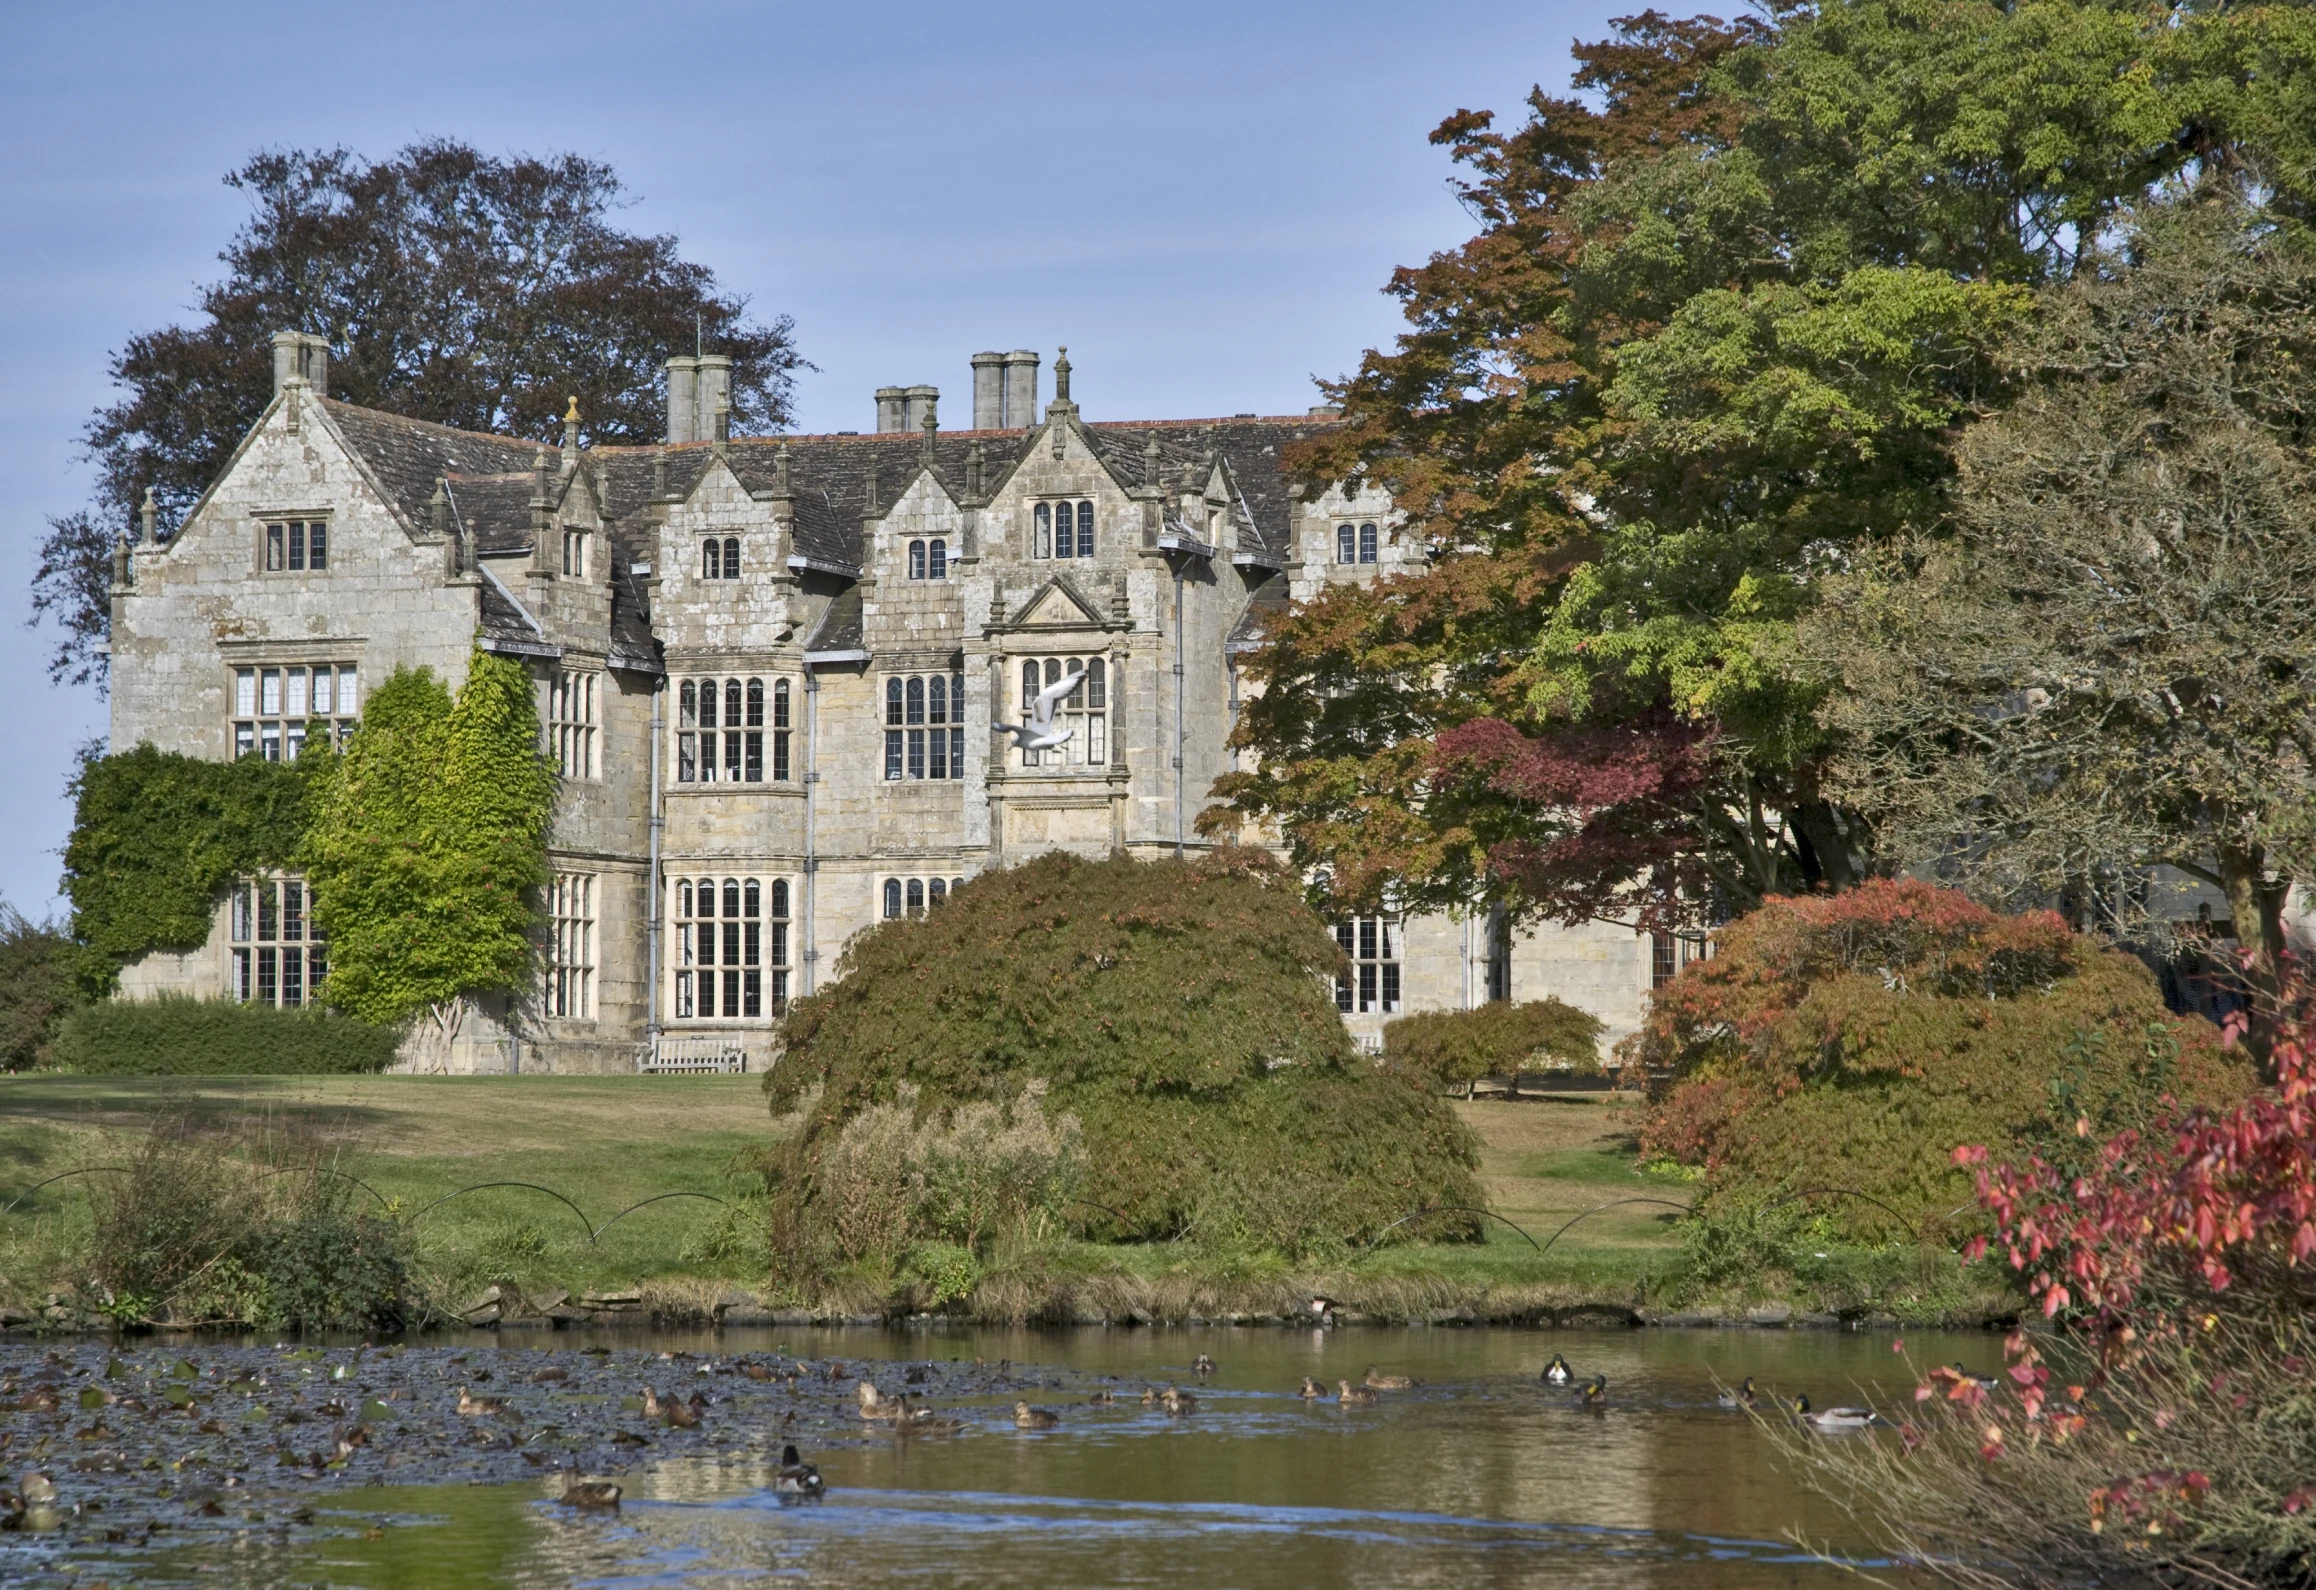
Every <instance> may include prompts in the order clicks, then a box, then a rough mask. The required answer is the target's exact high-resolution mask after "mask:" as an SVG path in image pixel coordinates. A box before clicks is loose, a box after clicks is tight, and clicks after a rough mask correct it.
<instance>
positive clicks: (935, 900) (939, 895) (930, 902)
mask: <svg viewBox="0 0 2316 1590" xmlns="http://www.w3.org/2000/svg"><path fill="white" fill-rule="evenodd" d="M948 898H949V880H948V879H946V878H928V879H926V880H925V904H926V906H927V908H928V909H929V908H931V907H933V906H936V905H939V904H940V903H941V902H942V901H943V900H946V899H948Z"/></svg>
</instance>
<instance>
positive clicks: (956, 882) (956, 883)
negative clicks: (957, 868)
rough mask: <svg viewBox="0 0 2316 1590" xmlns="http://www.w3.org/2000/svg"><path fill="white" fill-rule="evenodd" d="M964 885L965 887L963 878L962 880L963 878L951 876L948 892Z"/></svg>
mask: <svg viewBox="0 0 2316 1590" xmlns="http://www.w3.org/2000/svg"><path fill="white" fill-rule="evenodd" d="M964 887H965V880H964V879H963V878H951V879H950V880H949V890H950V892H951V893H955V892H956V891H957V890H959V889H962V888H964Z"/></svg>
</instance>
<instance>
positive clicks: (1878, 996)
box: [1624, 879, 2252, 1240]
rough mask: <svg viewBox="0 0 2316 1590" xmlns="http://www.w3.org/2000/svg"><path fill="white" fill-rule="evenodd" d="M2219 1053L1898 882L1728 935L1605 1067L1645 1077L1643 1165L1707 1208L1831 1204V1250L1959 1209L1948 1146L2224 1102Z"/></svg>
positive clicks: (2028, 922)
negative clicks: (1619, 1061) (1620, 1065)
mask: <svg viewBox="0 0 2316 1590" xmlns="http://www.w3.org/2000/svg"><path fill="white" fill-rule="evenodd" d="M2218 1040H2219V1034H2218V1031H2217V1029H2216V1028H2214V1027H2212V1026H2211V1025H2210V1024H2209V1023H2207V1022H2204V1021H2202V1020H2200V1019H2196V1018H2180V1017H2175V1016H2173V1015H2171V1014H2170V1013H2169V1012H2167V1011H2166V1010H2165V1009H2164V1006H2163V1000H2162V997H2161V995H2160V994H2159V993H2158V992H2157V989H2156V985H2155V980H2154V978H2153V977H2151V976H2150V975H2149V974H2148V971H2147V969H2146V968H2145V967H2144V966H2142V965H2141V964H2140V963H2139V962H2138V961H2136V960H2134V959H2132V958H2131V957H2130V956H2128V955H2125V954H2122V953H2119V952H2117V951H2115V950H2111V949H2107V948H2104V947H2102V946H2101V945H2099V944H2097V943H2095V942H2094V941H2092V940H2090V939H2086V938H2082V937H2079V936H2078V935H2076V934H2074V933H2072V932H2070V931H2069V930H2068V928H2067V926H2066V924H2065V923H2064V922H2062V921H2061V920H2060V919H2059V918H2058V917H2057V916H2055V915H2053V914H2052V913H2050V912H2031V913H2028V914H2027V915H2024V916H2015V917H2011V916H2003V915H2001V914H1999V913H1997V912H1994V911H1991V910H1988V909H1987V908H1986V907H1984V906H1982V905H1979V904H1977V903H1976V902H1975V901H1973V900H1971V899H1970V898H1968V897H1967V896H1965V895H1962V894H1959V893H1956V892H1954V891H1953V890H1948V889H1939V888H1935V887H1933V886H1931V885H1929V884H1926V883H1921V882H1917V881H1914V880H1911V879H1906V880H1900V881H1895V882H1892V881H1888V880H1878V881H1875V882H1872V883H1868V884H1867V885H1865V886H1864V887H1862V888H1859V889H1855V890H1852V891H1850V892H1848V893H1846V894H1839V895H1833V896H1827V897H1813V898H1807V899H1775V900H1771V901H1769V902H1768V903H1767V904H1765V905H1764V906H1762V907H1761V909H1760V910H1758V911H1755V912H1754V913H1753V914H1751V915H1750V916H1747V917H1745V918H1743V919H1742V920H1740V921H1738V922H1736V923H1733V924H1731V925H1730V926H1729V927H1728V928H1726V929H1724V930H1723V931H1722V933H1721V936H1720V941H1719V946H1718V953H1717V954H1716V955H1715V956H1714V957H1713V958H1712V959H1710V960H1706V961H1700V962H1695V963H1692V964H1691V965H1690V966H1689V967H1688V969H1687V970H1685V971H1684V972H1682V973H1681V975H1680V976H1679V977H1677V978H1675V979H1673V981H1671V982H1670V983H1667V984H1666V985H1665V986H1664V987H1662V988H1659V989H1658V990H1656V992H1655V994H1654V995H1653V996H1652V998H1651V1001H1650V1008H1649V1014H1648V1017H1647V1020H1646V1021H1645V1022H1644V1024H1643V1026H1642V1028H1641V1030H1640V1031H1639V1032H1638V1033H1636V1034H1634V1035H1633V1036H1632V1037H1631V1038H1628V1039H1627V1040H1625V1051H1624V1052H1625V1053H1626V1054H1627V1056H1628V1057H1631V1058H1637V1059H1638V1060H1640V1061H1641V1062H1642V1063H1643V1064H1645V1065H1646V1066H1647V1067H1649V1069H1650V1070H1651V1071H1652V1072H1653V1073H1655V1074H1656V1075H1657V1076H1658V1077H1659V1078H1660V1081H1659V1082H1658V1083H1657V1084H1656V1086H1655V1087H1654V1089H1653V1090H1652V1098H1651V1105H1650V1111H1649V1115H1648V1119H1647V1122H1646V1124H1645V1126H1644V1128H1643V1130H1642V1134H1641V1143H1642V1148H1643V1151H1644V1152H1645V1153H1647V1154H1650V1155H1653V1156H1656V1157H1659V1158H1666V1159H1673V1160H1678V1161H1680V1162H1681V1163H1683V1164H1687V1165H1693V1166H1700V1167H1702V1168H1703V1169H1704V1171H1705V1173H1706V1176H1705V1207H1706V1209H1707V1210H1708V1211H1710V1210H1711V1209H1712V1208H1713V1207H1714V1206H1716V1205H1718V1206H1722V1207H1726V1206H1728V1205H1729V1204H1731V1203H1732V1202H1733V1201H1734V1202H1738V1203H1743V1202H1749V1201H1760V1200H1765V1199H1768V1198H1773V1197H1779V1196H1784V1195H1788V1194H1794V1193H1801V1192H1804V1191H1809V1190H1813V1189H1829V1190H1830V1191H1827V1192H1824V1193H1821V1194H1817V1195H1816V1196H1814V1197H1813V1199H1812V1204H1813V1206H1814V1207H1816V1208H1818V1209H1820V1210H1822V1211H1823V1212H1824V1213H1825V1214H1826V1215H1827V1216H1829V1217H1830V1218H1831V1219H1833V1220H1834V1221H1835V1223H1836V1224H1837V1226H1838V1227H1839V1228H1840V1229H1841V1230H1842V1231H1843V1232H1844V1234H1846V1235H1850V1236H1854V1237H1859V1238H1863V1239H1874V1240H1886V1239H1889V1238H1891V1237H1896V1236H1901V1235H1903V1234H1904V1232H1903V1230H1902V1227H1901V1222H1902V1223H1903V1225H1904V1226H1911V1227H1912V1228H1914V1230H1915V1231H1916V1232H1919V1233H1921V1234H1923V1235H1931V1234H1936V1233H1940V1232H1942V1231H1943V1230H1944V1229H1945V1226H1946V1223H1947V1222H1948V1221H1949V1220H1950V1219H1951V1218H1952V1217H1953V1216H1954V1215H1955V1213H1956V1210H1957V1206H1962V1211H1963V1212H1964V1213H1968V1212H1969V1210H1970V1209H1971V1208H1973V1207H1974V1200H1973V1198H1972V1188H1971V1183H1970V1180H1969V1178H1968V1177H1967V1176H1965V1175H1963V1174H1962V1173H1961V1172H1959V1171H1958V1170H1957V1169H1956V1168H1955V1167H1954V1165H1953V1162H1952V1154H1953V1151H1954V1149H1955V1148H1956V1147H1957V1146H1958V1145H1961V1144H1965V1143H1974V1144H1995V1145H2000V1149H1998V1152H2000V1151H2001V1150H2002V1149H2008V1148H2010V1147H2013V1146H2017V1145H2022V1144H2026V1143H2029V1142H2040V1141H2048V1140H2051V1139H2053V1138H2055V1137H2062V1136H2063V1137H2067V1138H2072V1137H2074V1136H2075V1135H2076V1133H2077V1130H2078V1126H2077V1123H2078V1122H2083V1123H2087V1126H2086V1129H2088V1128H2105V1129H2108V1130H2112V1129H2113V1128H2114V1127H2116V1126H2120V1125H2126V1124H2133V1123H2135V1122H2137V1121H2138V1120H2141V1119H2144V1118H2146V1117H2147V1116H2148V1115H2149V1114H2150V1113H2151V1112H2153V1111H2154V1109H2155V1108H2156V1106H2157V1104H2158V1102H2159V1100H2160V1099H2161V1098H2162V1097H2163V1096H2164V1095H2165V1094H2167V1093H2170V1094H2176V1095H2178V1096H2179V1097H2182V1098H2187V1099H2196V1100H2205V1099H2217V1098H2223V1097H2226V1098H2232V1097H2237V1096H2240V1095H2241V1094H2242V1092H2243V1091H2244V1090H2245V1089H2246V1088H2248V1087H2249V1086H2250V1085H2251V1082H2252V1078H2251V1075H2250V1072H2249V1070H2248V1068H2247V1067H2245V1066H2243V1065H2241V1064H2239V1063H2238V1062H2237V1061H2236V1059H2235V1057H2234V1056H2232V1055H2229V1054H2226V1053H2224V1052H2223V1051H2222V1050H2221V1048H2220V1046H2219V1041H2218ZM1841 1194H1862V1195H1864V1196H1863V1197H1855V1196H1841ZM1869 1200H1871V1201H1869ZM1883 1206H1886V1207H1883Z"/></svg>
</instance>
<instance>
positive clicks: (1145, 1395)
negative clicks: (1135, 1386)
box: [1142, 1386, 1158, 1408]
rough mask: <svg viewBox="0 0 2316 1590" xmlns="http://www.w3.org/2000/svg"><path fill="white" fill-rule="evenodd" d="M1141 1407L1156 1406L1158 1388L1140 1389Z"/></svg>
mask: <svg viewBox="0 0 2316 1590" xmlns="http://www.w3.org/2000/svg"><path fill="white" fill-rule="evenodd" d="M1142 1406H1143V1407H1145V1408H1155V1407H1157V1406H1158V1388H1157V1387H1156V1386H1144V1387H1143V1388H1142Z"/></svg>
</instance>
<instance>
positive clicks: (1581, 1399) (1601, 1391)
mask: <svg viewBox="0 0 2316 1590" xmlns="http://www.w3.org/2000/svg"><path fill="white" fill-rule="evenodd" d="M1576 1400H1577V1402H1578V1403H1579V1404H1581V1405H1582V1406H1584V1407H1587V1408H1603V1407H1606V1406H1607V1405H1608V1377H1607V1376H1606V1375H1594V1376H1593V1377H1592V1378H1591V1379H1590V1380H1587V1381H1586V1382H1585V1383H1584V1385H1583V1388H1582V1389H1581V1390H1579V1391H1578V1392H1577V1393H1576Z"/></svg>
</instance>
